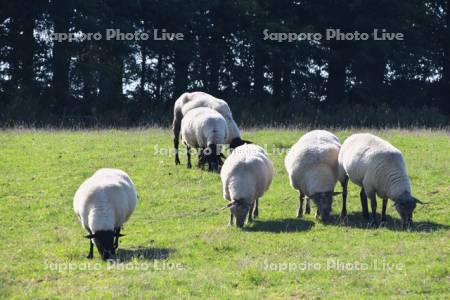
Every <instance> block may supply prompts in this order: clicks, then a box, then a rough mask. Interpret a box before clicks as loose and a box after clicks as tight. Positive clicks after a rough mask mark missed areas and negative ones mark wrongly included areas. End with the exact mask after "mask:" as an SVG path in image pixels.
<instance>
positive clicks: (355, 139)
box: [339, 133, 422, 227]
mask: <svg viewBox="0 0 450 300" xmlns="http://www.w3.org/2000/svg"><path fill="white" fill-rule="evenodd" d="M339 173H340V175H339V176H340V178H341V179H340V180H341V182H342V183H343V184H345V185H347V184H348V178H350V180H351V181H352V182H354V183H355V184H357V185H359V186H360V187H361V188H362V189H361V193H360V197H361V205H362V210H363V216H364V218H366V219H369V211H368V206H367V197H369V199H370V202H371V208H372V218H373V223H374V224H375V225H377V224H378V220H377V215H376V209H377V201H376V195H377V194H378V196H379V197H381V198H382V199H383V209H382V221H383V222H384V221H386V208H387V202H388V199H392V200H393V201H394V202H395V208H396V210H397V211H398V213H399V214H400V216H401V218H402V223H403V227H406V226H408V225H409V224H410V223H412V214H413V212H414V209H415V208H416V203H422V202H421V201H420V200H418V199H416V198H414V197H413V196H411V184H410V182H409V178H408V175H407V173H406V166H405V161H404V160H403V155H402V153H401V152H400V150H398V149H397V148H395V147H394V146H392V145H391V144H390V143H388V142H387V141H385V140H383V139H381V138H379V137H377V136H375V135H372V134H369V133H359V134H353V135H351V136H350V137H348V138H347V139H346V140H345V142H344V143H343V144H342V147H341V151H340V153H339ZM341 214H343V215H346V214H347V208H346V203H345V201H344V203H343V205H342V213H341Z"/></svg>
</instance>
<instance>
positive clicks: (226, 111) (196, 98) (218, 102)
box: [172, 92, 249, 165]
mask: <svg viewBox="0 0 450 300" xmlns="http://www.w3.org/2000/svg"><path fill="white" fill-rule="evenodd" d="M197 107H208V108H211V109H213V110H215V111H217V112H219V113H220V114H221V115H222V116H223V117H224V118H225V120H226V122H227V126H228V137H227V140H226V144H229V145H230V148H231V149H234V148H236V147H238V146H240V145H243V144H245V143H249V142H248V141H245V140H242V139H241V133H240V131H239V128H238V126H237V125H236V122H235V121H234V119H233V115H232V113H231V110H230V107H229V106H228V104H227V103H226V102H225V101H224V100H222V99H218V98H216V97H213V96H211V95H209V94H207V93H203V92H193V93H184V94H182V95H181V96H180V97H179V98H178V99H177V100H176V101H175V105H174V108H173V127H172V129H173V134H174V139H173V145H174V148H175V164H177V165H178V164H180V158H179V155H178V146H179V136H180V129H181V120H182V119H183V117H184V116H185V115H186V114H187V113H188V112H189V111H190V110H192V109H194V108H197Z"/></svg>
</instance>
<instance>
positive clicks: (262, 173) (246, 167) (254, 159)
mask: <svg viewBox="0 0 450 300" xmlns="http://www.w3.org/2000/svg"><path fill="white" fill-rule="evenodd" d="M273 174H274V170H273V165H272V162H271V161H270V159H269V158H268V156H267V154H266V152H265V151H264V149H263V148H261V147H260V146H257V145H254V144H245V145H242V146H239V147H237V148H236V149H234V151H233V152H232V153H231V154H230V156H228V158H227V159H226V160H225V163H224V164H223V166H222V170H221V172H220V178H221V180H222V186H223V197H224V198H225V199H226V200H229V201H233V200H240V201H244V202H245V203H248V204H251V203H252V202H253V201H255V200H256V199H258V198H260V197H262V196H263V195H264V193H265V192H266V191H267V189H268V188H269V186H270V184H271V182H272V178H273Z"/></svg>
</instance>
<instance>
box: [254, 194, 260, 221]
mask: <svg viewBox="0 0 450 300" xmlns="http://www.w3.org/2000/svg"><path fill="white" fill-rule="evenodd" d="M258 202H259V199H258V198H256V200H255V207H254V208H253V218H254V219H256V218H257V217H258V216H259V212H258Z"/></svg>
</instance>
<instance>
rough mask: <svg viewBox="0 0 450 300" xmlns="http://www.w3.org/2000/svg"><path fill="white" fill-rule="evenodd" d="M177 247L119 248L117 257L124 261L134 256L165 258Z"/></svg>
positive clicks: (150, 258)
mask: <svg viewBox="0 0 450 300" xmlns="http://www.w3.org/2000/svg"><path fill="white" fill-rule="evenodd" d="M173 252H175V249H171V248H154V247H138V248H137V249H120V248H119V249H118V250H117V258H118V259H119V260H120V261H122V262H127V261H130V260H132V259H133V258H138V259H147V260H163V259H167V258H169V255H170V254H171V253H173Z"/></svg>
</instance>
